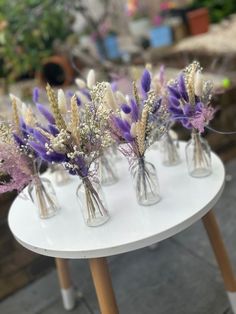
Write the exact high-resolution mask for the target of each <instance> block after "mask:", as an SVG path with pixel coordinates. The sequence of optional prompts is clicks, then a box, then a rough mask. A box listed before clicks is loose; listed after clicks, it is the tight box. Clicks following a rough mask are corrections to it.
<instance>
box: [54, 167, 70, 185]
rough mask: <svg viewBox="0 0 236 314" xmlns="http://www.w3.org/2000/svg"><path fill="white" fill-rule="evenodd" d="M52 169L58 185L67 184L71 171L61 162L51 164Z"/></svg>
mask: <svg viewBox="0 0 236 314" xmlns="http://www.w3.org/2000/svg"><path fill="white" fill-rule="evenodd" d="M51 171H52V174H53V179H54V180H53V181H55V184H56V185H58V186H62V185H65V184H67V183H68V182H69V181H70V175H69V173H68V172H67V171H66V170H65V169H64V168H63V166H62V165H60V164H54V165H51Z"/></svg>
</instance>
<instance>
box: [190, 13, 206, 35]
mask: <svg viewBox="0 0 236 314" xmlns="http://www.w3.org/2000/svg"><path fill="white" fill-rule="evenodd" d="M187 19H188V25H189V31H190V34H191V35H199V34H203V33H207V32H208V29H209V22H210V19H209V12H208V9H207V8H199V9H196V10H193V11H190V12H188V13H187Z"/></svg>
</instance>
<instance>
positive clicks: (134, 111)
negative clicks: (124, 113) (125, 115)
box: [130, 98, 139, 122]
mask: <svg viewBox="0 0 236 314" xmlns="http://www.w3.org/2000/svg"><path fill="white" fill-rule="evenodd" d="M130 107H131V117H132V120H133V122H137V121H138V119H139V109H138V106H137V104H136V101H135V100H134V99H133V98H131V99H130Z"/></svg>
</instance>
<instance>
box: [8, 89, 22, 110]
mask: <svg viewBox="0 0 236 314" xmlns="http://www.w3.org/2000/svg"><path fill="white" fill-rule="evenodd" d="M9 97H10V99H11V101H13V100H14V99H15V101H16V105H17V107H18V108H19V109H21V107H22V101H21V100H20V98H19V97H17V96H15V95H14V94H11V93H10V94H9Z"/></svg>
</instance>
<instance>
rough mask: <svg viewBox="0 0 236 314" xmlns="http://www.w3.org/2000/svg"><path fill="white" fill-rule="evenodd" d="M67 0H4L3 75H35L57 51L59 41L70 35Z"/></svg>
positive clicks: (0, 3)
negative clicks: (46, 59)
mask: <svg viewBox="0 0 236 314" xmlns="http://www.w3.org/2000/svg"><path fill="white" fill-rule="evenodd" d="M71 21H72V20H71V16H70V15H69V14H68V12H65V9H64V0H57V1H56V3H55V1H53V0H44V1H40V0H24V1H17V0H11V1H8V0H0V23H1V22H2V23H4V24H5V25H4V27H2V28H0V77H3V78H5V79H8V80H15V79H17V78H19V77H22V76H25V75H27V76H28V75H32V74H34V72H35V71H37V70H39V69H40V66H41V64H42V60H43V59H44V58H46V57H48V56H50V55H52V54H53V45H54V42H55V40H59V41H64V40H65V39H66V38H67V36H68V35H69V34H70V25H71Z"/></svg>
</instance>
